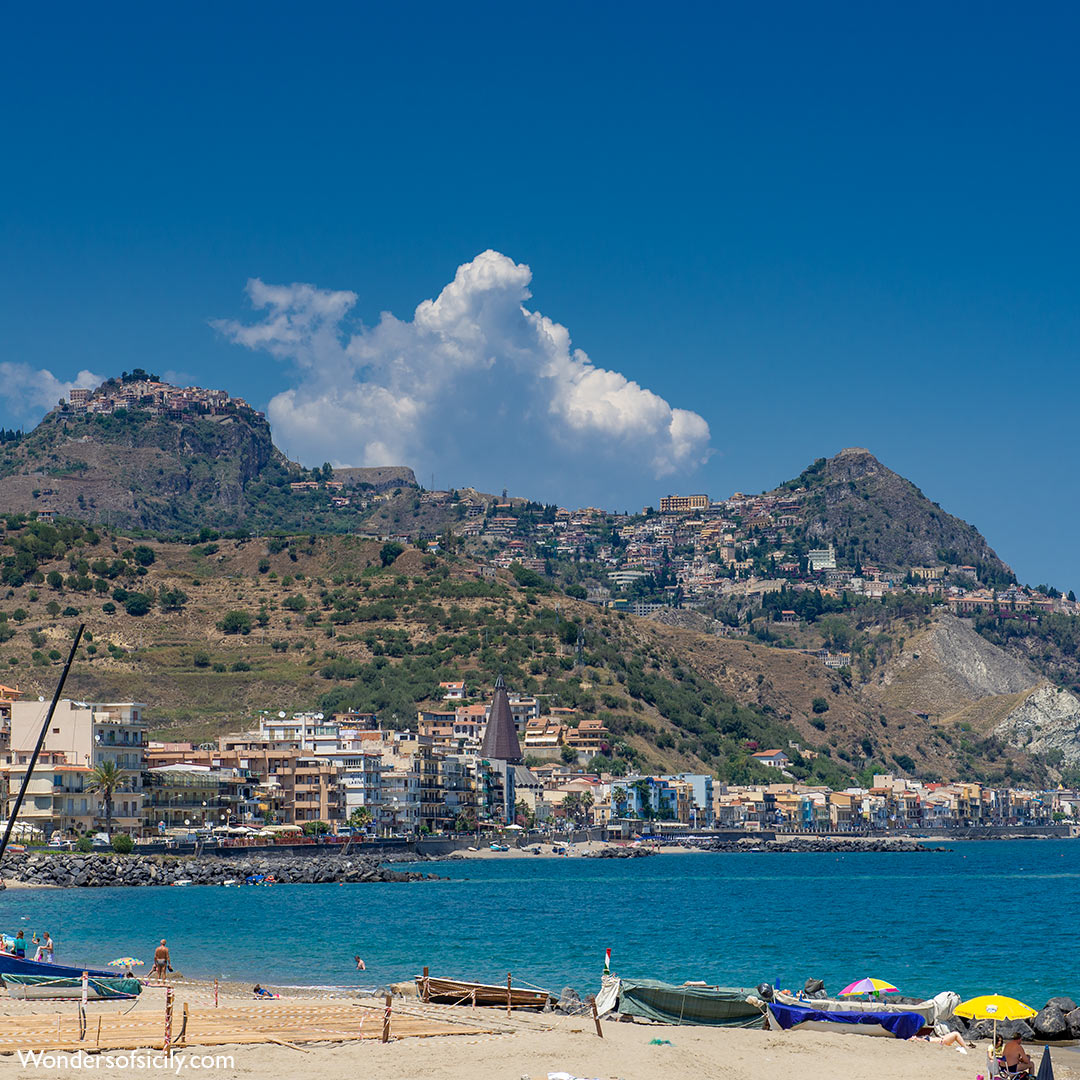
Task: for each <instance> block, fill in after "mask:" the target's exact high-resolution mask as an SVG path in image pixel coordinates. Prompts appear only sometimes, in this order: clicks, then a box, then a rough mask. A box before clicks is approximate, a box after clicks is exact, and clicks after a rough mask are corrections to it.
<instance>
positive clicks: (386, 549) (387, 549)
mask: <svg viewBox="0 0 1080 1080" xmlns="http://www.w3.org/2000/svg"><path fill="white" fill-rule="evenodd" d="M404 550H405V549H404V548H403V547H402V546H401V544H398V543H395V542H394V541H392V540H391V541H390V542H389V543H386V544H383V546H382V548H381V550H380V551H379V559H380V560H381V561H382V564H383V566H393V565H394V563H395V562H396V561H397V557H398V556H399V555H400V554H401V553H402V552H403V551H404Z"/></svg>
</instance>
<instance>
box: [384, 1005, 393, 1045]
mask: <svg viewBox="0 0 1080 1080" xmlns="http://www.w3.org/2000/svg"><path fill="white" fill-rule="evenodd" d="M393 1001H394V999H393V998H392V997H391V996H390V995H389V994H387V995H386V1008H385V1009H384V1010H383V1018H382V1041H383V1042H389V1041H390V1010H391V1008H392V1007H393Z"/></svg>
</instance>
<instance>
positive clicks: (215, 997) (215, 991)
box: [214, 979, 218, 1009]
mask: <svg viewBox="0 0 1080 1080" xmlns="http://www.w3.org/2000/svg"><path fill="white" fill-rule="evenodd" d="M217 1007H218V981H217V979H215V980H214V1008H215V1009H216V1008H217Z"/></svg>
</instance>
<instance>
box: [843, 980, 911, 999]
mask: <svg viewBox="0 0 1080 1080" xmlns="http://www.w3.org/2000/svg"><path fill="white" fill-rule="evenodd" d="M896 992H897V990H896V987H895V986H893V984H892V983H891V982H886V981H885V980H884V979H859V980H858V982H853V983H852V984H851V985H850V986H845V987H844V989H843V990H841V991H840V996H841V997H851V995H852V994H895V993H896Z"/></svg>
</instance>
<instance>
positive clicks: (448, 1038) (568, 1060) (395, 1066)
mask: <svg viewBox="0 0 1080 1080" xmlns="http://www.w3.org/2000/svg"><path fill="white" fill-rule="evenodd" d="M175 990H176V1002H177V1008H178V1013H179V1010H180V1008H181V1007H182V1004H183V1003H185V1002H186V1003H189V1004H190V1006H191V1008H192V1010H195V1009H209V1008H211V1007H213V1001H214V998H213V993H214V991H213V986H212V985H211V984H206V983H198V982H186V981H183V980H180V981H178V982H177V983H176V984H175ZM164 997H165V992H164V990H163V989H162V988H160V987H147V988H146V990H144V992H143V994H142V995H141V996H140V998H139V999H138V1000H137V1001H136V1002H135V1003H134V1005H132V1004H131V1003H126V1002H125V1003H116V1002H113V1003H94V1002H91V1003H90V1004H89V1005H88V1007H87V1013H88V1027H89V1030H90V1031H93V1029H94V1026H95V1024H96V1023H97V1018H98V1016H105V1017H108V1016H117V1015H118V1014H121V1013H129V1012H135V1011H138V1012H141V1013H146V1014H156V1013H160V1012H161V1010H162V1009H163V1005H164ZM219 1000H220V1003H221V1005H220V1007H221V1008H222V1009H227V1008H228V1006H229V1005H230V1004H240V1003H242V1004H243V1005H245V1006H250V1005H252V1004H253V1003H254V999H253V998H252V996H251V994H250V992H249V988H241V987H236V986H228V987H225V988H223V989H222V990H221V991H220V996H219ZM328 1002H332V1003H334V1004H336V1005H338V1006H341V1007H345V1008H349V1007H352V1006H354V1003H355V1007H357V1008H358V1009H359V1007H360V1006H362V1005H368V1006H378V1007H381V1005H382V1002H381V1000H373V999H363V1000H362V999H359V998H356V997H349V998H346V997H344V996H341V995H336V996H333V995H325V994H324V995H316V994H308V993H303V992H300V993H293V994H291V995H290V996H288V997H286V998H283V999H281V1000H280V1001H278V1002H270V1003H268V1006H267V1007H268V1008H278V1007H280V1008H288V1007H291V1006H294V1005H305V1004H310V1005H319V1004H324V1005H325V1004H326V1003H328ZM394 1009H395V1015H399V1016H401V1017H402V1018H405V1017H420V1016H428V1017H429V1018H431V1019H434V1020H437V1021H439V1022H442V1023H446V1022H447V1021H449V1022H450V1023H451V1024H456V1025H460V1026H462V1027H465V1028H469V1029H472V1033H468V1034H460V1035H457V1034H451V1035H440V1036H436V1037H429V1038H410V1037H405V1038H400V1039H398V1038H392V1039H391V1041H390V1042H389V1043H387V1044H385V1045H384V1044H382V1043H381V1042H380V1041H379V1038H378V1035H379V1030H378V1026H377V1025H376V1026H375V1028H374V1029H373V1030H372V1031H371V1034H370V1035H368V1034H367V1031H366V1029H365V1034H364V1038H362V1039H361V1040H360V1041H351V1042H343V1043H322V1042H309V1043H304V1044H303V1045H302V1046H300V1045H292V1046H290V1045H287V1044H285V1043H282V1044H263V1045H244V1046H230V1045H216V1046H213V1047H210V1048H205V1049H201V1048H200V1047H199V1046H198V1045H197V1044H195V1043H193V1044H192V1045H190V1046H185V1047H183V1048H181V1049H179V1050H177V1051H176V1053H177V1054H178V1055H183V1057H182V1060H180V1064H179V1065H176V1063H175V1061H174V1067H173V1070H172V1074H173V1075H178V1074H182V1073H184V1072H186V1071H191V1072H198V1073H201V1074H203V1075H210V1076H217V1077H260V1078H262V1077H265V1078H268V1080H277V1078H281V1080H292V1078H293V1077H295V1076H297V1075H298V1074H300V1075H318V1076H319V1077H320V1078H322V1080H337V1078H341V1080H356V1078H357V1077H364V1078H367V1077H378V1078H379V1080H416V1078H421V1077H423V1078H429V1077H430V1078H433V1080H521V1078H522V1077H529V1078H530V1080H547V1077H548V1076H549V1074H553V1073H565V1074H569V1075H570V1076H572V1077H586V1078H601V1080H656V1078H665V1080H668V1078H670V1080H701V1078H712V1077H715V1078H717V1080H720V1078H723V1080H731V1078H739V1080H777V1078H781V1077H782V1078H784V1080H835V1078H836V1077H838V1076H839V1077H844V1078H845V1080H910V1078H911V1077H913V1076H916V1077H919V1076H926V1077H931V1076H932V1077H935V1078H940V1080H974V1078H975V1076H976V1074H979V1073H981V1074H983V1075H985V1074H986V1072H987V1070H986V1068H985V1065H986V1057H985V1043H984V1044H980V1045H978V1046H976V1047H974V1048H973V1049H972V1050H971V1051H970V1053H968V1054H967V1055H963V1054H960V1053H958V1052H957V1051H955V1050H953V1049H950V1048H944V1047H941V1046H937V1045H931V1044H927V1043H923V1042H918V1043H908V1042H899V1041H895V1040H892V1039H883V1038H872V1037H868V1036H856V1035H847V1036H845V1035H833V1034H824V1033H816V1032H791V1033H784V1032H767V1031H744V1030H739V1029H723V1028H704V1027H688V1026H687V1027H670V1026H664V1025H656V1024H645V1023H619V1022H615V1021H604V1022H603V1038H602V1039H601V1038H598V1037H597V1035H596V1032H595V1029H594V1026H593V1022H592V1019H591V1017H575V1016H562V1015H559V1014H543V1013H540V1014H538V1013H531V1012H515V1014H514V1015H513V1016H512V1017H510V1018H507V1015H506V1013H505V1011H504V1010H502V1009H469V1008H454V1007H447V1006H425V1005H423V1004H421V1003H419V1002H417V1001H416V1000H415V999H409V998H396V999H395V1002H394ZM76 1011H77V1009H76V1005H75V1003H74V1002H63V1003H61V1002H25V1001H17V1000H13V999H10V998H8V997H6V996H3V997H0V1019H3V1018H19V1017H23V1018H25V1017H27V1016H28V1015H29V1014H31V1013H33V1014H38V1015H40V1014H51V1013H59V1014H62V1015H64V1016H67V1017H70V1016H72V1015H73V1014H75V1013H76ZM12 1027H13V1028H16V1027H17V1025H12ZM477 1028H481V1029H484V1030H485V1033H483V1034H476V1033H475V1029H477ZM656 1039H659V1040H663V1041H662V1042H661V1043H660V1044H655V1043H654V1042H653V1040H656ZM159 1045H160V1044H159ZM147 1049H148V1050H149V1049H150V1048H149V1047H148V1048H147ZM1030 1050H1031V1052H1032V1055H1033V1057H1034V1058H1035V1061H1036V1063H1038V1060H1039V1056H1040V1054H1041V1047H1037V1046H1031V1047H1030ZM138 1053H139V1051H132V1050H125V1051H114V1052H112V1053H111V1055H110V1054H108V1053H104V1052H103V1053H101V1054H98V1055H94V1056H93V1057H94V1060H95V1061H96V1062H97V1063H96V1064H95V1065H87V1064H86V1063H85V1062H84V1063H83V1064H82V1066H81V1067H73V1066H71V1065H70V1064H67V1065H66V1066H65V1064H64V1063H63V1062H60V1063H57V1062H55V1061H52V1062H50V1063H49V1064H50V1065H51V1066H52V1067H46V1066H44V1065H43V1066H40V1067H37V1068H35V1067H33V1066H32V1065H25V1066H24V1065H21V1064H20V1063H19V1060H18V1058H17V1057H16V1056H14V1055H11V1054H0V1076H12V1077H15V1076H19V1077H32V1076H41V1075H49V1076H59V1077H76V1076H85V1075H86V1073H87V1072H93V1071H98V1072H115V1073H120V1074H123V1075H131V1076H134V1075H158V1074H160V1073H162V1072H163V1071H164V1070H162V1069H161V1068H154V1067H153V1066H152V1065H149V1064H146V1063H145V1062H144V1063H142V1064H136V1065H135V1066H134V1067H133V1066H132V1064H131V1058H133V1057H135V1056H137V1055H138ZM1053 1053H1054V1064H1055V1071H1056V1075H1057V1076H1058V1077H1059V1078H1061V1080H1080V1054H1077V1053H1075V1052H1070V1051H1069V1050H1066V1049H1061V1050H1057V1051H1053ZM204 1055H210V1056H212V1057H214V1058H216V1059H217V1061H216V1062H214V1063H213V1064H211V1063H210V1062H209V1061H208V1060H207V1061H202V1060H200V1063H199V1066H198V1067H195V1066H193V1065H191V1064H190V1063H191V1061H192V1059H193V1058H199V1059H202V1058H203V1056H204ZM110 1056H111V1058H112V1065H111V1066H110V1064H109V1058H110ZM144 1056H145V1057H146V1058H149V1055H144ZM222 1058H224V1059H226V1060H224V1061H223V1060H222ZM1074 1062H1075V1063H1076V1064H1073V1063H1074Z"/></svg>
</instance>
